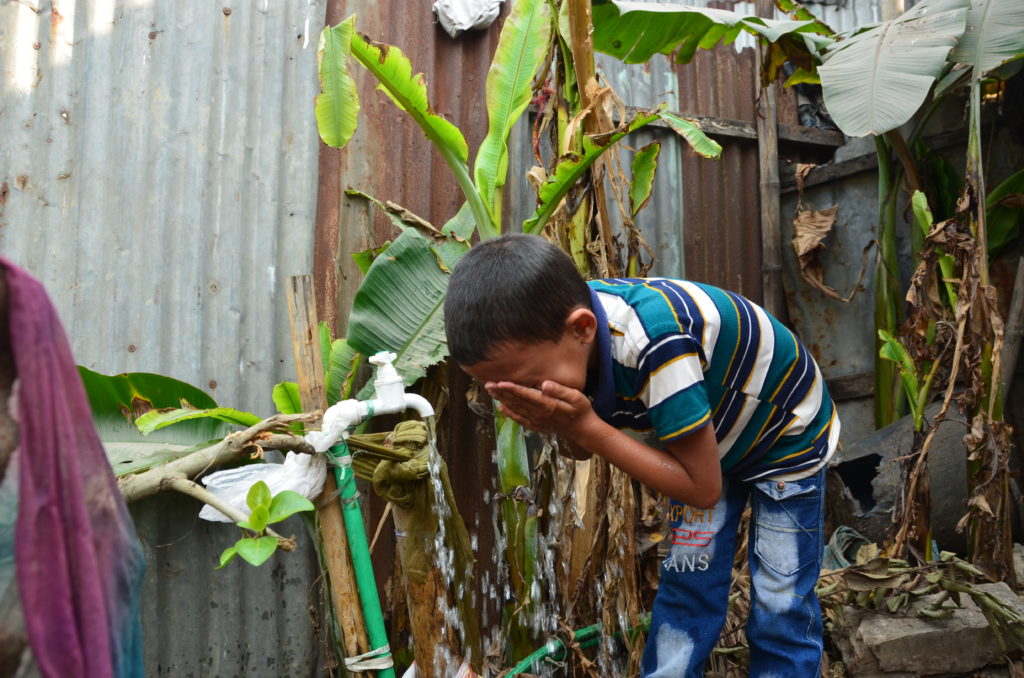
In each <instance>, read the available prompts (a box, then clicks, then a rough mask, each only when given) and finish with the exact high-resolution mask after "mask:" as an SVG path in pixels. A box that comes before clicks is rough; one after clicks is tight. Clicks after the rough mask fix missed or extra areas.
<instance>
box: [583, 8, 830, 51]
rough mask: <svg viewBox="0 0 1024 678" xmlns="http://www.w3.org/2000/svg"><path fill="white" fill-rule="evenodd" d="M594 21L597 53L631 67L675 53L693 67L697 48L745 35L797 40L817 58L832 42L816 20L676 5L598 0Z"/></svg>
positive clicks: (713, 45)
mask: <svg viewBox="0 0 1024 678" xmlns="http://www.w3.org/2000/svg"><path fill="white" fill-rule="evenodd" d="M593 17H594V49H596V50H597V51H599V52H604V53H605V54H610V55H611V56H614V57H616V58H618V59H621V60H623V61H625V62H626V63H629V64H638V63H643V62H645V61H647V60H648V59H650V58H651V57H652V56H654V55H655V54H672V53H675V60H676V62H678V63H680V64H685V63H689V62H690V60H691V59H693V55H694V53H696V51H697V50H698V49H711V48H713V47H715V46H717V45H719V44H730V43H732V42H733V41H734V40H736V37H737V36H738V35H739V34H740V32H741V31H745V32H747V33H750V34H752V35H755V36H761V37H763V38H764V39H766V40H767V41H769V42H772V43H774V42H778V41H779V40H782V39H783V38H784V37H787V36H788V37H790V38H796V39H798V40H799V41H800V42H801V43H802V46H803V48H804V49H805V50H806V51H807V53H808V54H817V53H818V52H819V51H820V50H821V49H822V48H824V47H826V46H828V45H829V44H831V42H832V41H831V39H830V38H828V37H825V36H824V35H821V33H826V32H827V30H828V29H827V27H825V26H824V25H823V24H821V23H820V22H818V21H816V20H813V19H809V20H792V19H764V18H761V17H759V16H756V15H753V14H746V15H745V14H740V13H738V12H732V11H729V10H724V9H711V8H706V7H691V6H689V5H682V4H675V3H659V4H655V3H650V2H624V1H622V0H595V2H594V6H593Z"/></svg>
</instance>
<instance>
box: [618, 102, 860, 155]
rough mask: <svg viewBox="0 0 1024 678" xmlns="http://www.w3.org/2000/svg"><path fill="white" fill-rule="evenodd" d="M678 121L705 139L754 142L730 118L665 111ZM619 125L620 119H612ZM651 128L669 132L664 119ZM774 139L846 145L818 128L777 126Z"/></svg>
mask: <svg viewBox="0 0 1024 678" xmlns="http://www.w3.org/2000/svg"><path fill="white" fill-rule="evenodd" d="M626 110H627V111H628V112H629V114H630V115H633V114H634V113H637V112H639V111H642V110H646V109H643V108H638V107H636V106H627V107H626ZM669 112H670V113H672V114H673V115H678V116H679V117H680V118H686V119H687V120H693V121H694V122H696V123H697V125H698V126H699V127H700V129H701V131H702V132H704V133H705V134H707V135H708V136H712V137H717V138H724V139H736V140H739V141H755V140H756V139H757V126H756V125H754V124H752V123H749V122H746V121H744V120H732V119H730V118H719V117H716V116H713V115H696V114H693V113H685V112H679V111H669ZM615 122H616V124H621V123H622V121H621V120H616V121H615ZM649 124H650V125H651V126H654V127H663V128H665V129H672V127H671V125H669V124H668V123H667V122H665V121H664V120H655V121H654V122H652V123H649ZM777 134H778V140H779V142H786V143H789V144H794V145H800V146H820V147H823V148H839V147H840V146H842V145H843V144H844V143H846V137H844V136H843V133H842V132H835V131H833V130H827V129H818V128H817V127H804V126H802V125H778V133H777Z"/></svg>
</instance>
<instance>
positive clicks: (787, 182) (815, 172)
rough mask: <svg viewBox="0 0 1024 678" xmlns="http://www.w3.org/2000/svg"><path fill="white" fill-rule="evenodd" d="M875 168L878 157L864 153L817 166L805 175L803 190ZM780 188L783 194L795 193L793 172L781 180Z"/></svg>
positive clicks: (794, 175) (794, 174)
mask: <svg viewBox="0 0 1024 678" xmlns="http://www.w3.org/2000/svg"><path fill="white" fill-rule="evenodd" d="M877 167H878V156H876V155H875V154H874V153H866V154H864V155H859V156H857V157H856V158H851V159H850V160H844V161H842V162H837V163H832V164H829V165H819V166H817V167H814V168H812V169H811V171H810V172H808V173H807V177H806V178H805V179H804V188H810V187H811V186H817V185H818V184H826V183H828V182H830V181H836V180H838V179H843V178H845V177H849V176H853V175H854V174H860V173H861V172H867V171H869V170H874V169H876V168H877ZM781 187H782V193H783V194H785V193H793V192H794V191H796V173H795V171H794V172H793V173H791V174H787V175H786V176H785V177H783V178H782V183H781Z"/></svg>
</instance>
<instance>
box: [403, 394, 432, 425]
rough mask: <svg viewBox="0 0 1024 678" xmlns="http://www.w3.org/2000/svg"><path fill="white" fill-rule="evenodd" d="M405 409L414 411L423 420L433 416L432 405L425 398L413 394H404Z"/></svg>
mask: <svg viewBox="0 0 1024 678" xmlns="http://www.w3.org/2000/svg"><path fill="white" fill-rule="evenodd" d="M405 408H406V409H407V410H416V414H418V415H420V417H422V418H423V419H426V418H427V417H432V416H434V407H433V405H431V404H430V402H429V401H428V400H427V399H426V398H424V397H423V396H421V395H417V394H415V393H406V394H405Z"/></svg>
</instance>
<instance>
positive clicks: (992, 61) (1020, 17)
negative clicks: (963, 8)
mask: <svg viewBox="0 0 1024 678" xmlns="http://www.w3.org/2000/svg"><path fill="white" fill-rule="evenodd" d="M966 21H967V30H965V31H964V34H963V37H962V38H961V39H960V42H959V43H957V46H956V48H955V49H954V50H953V55H952V59H953V61H956V62H958V63H962V64H968V65H970V66H973V67H974V72H975V76H974V77H976V78H977V77H980V76H981V75H982V74H983V73H986V72H988V71H990V70H992V69H993V68H995V67H996V66H999V65H1000V64H1003V63H1005V62H1007V61H1010V60H1012V59H1017V58H1019V57H1021V56H1024V3H1022V2H1021V1H1020V0H973V1H972V2H970V9H968V10H967V16H966Z"/></svg>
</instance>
